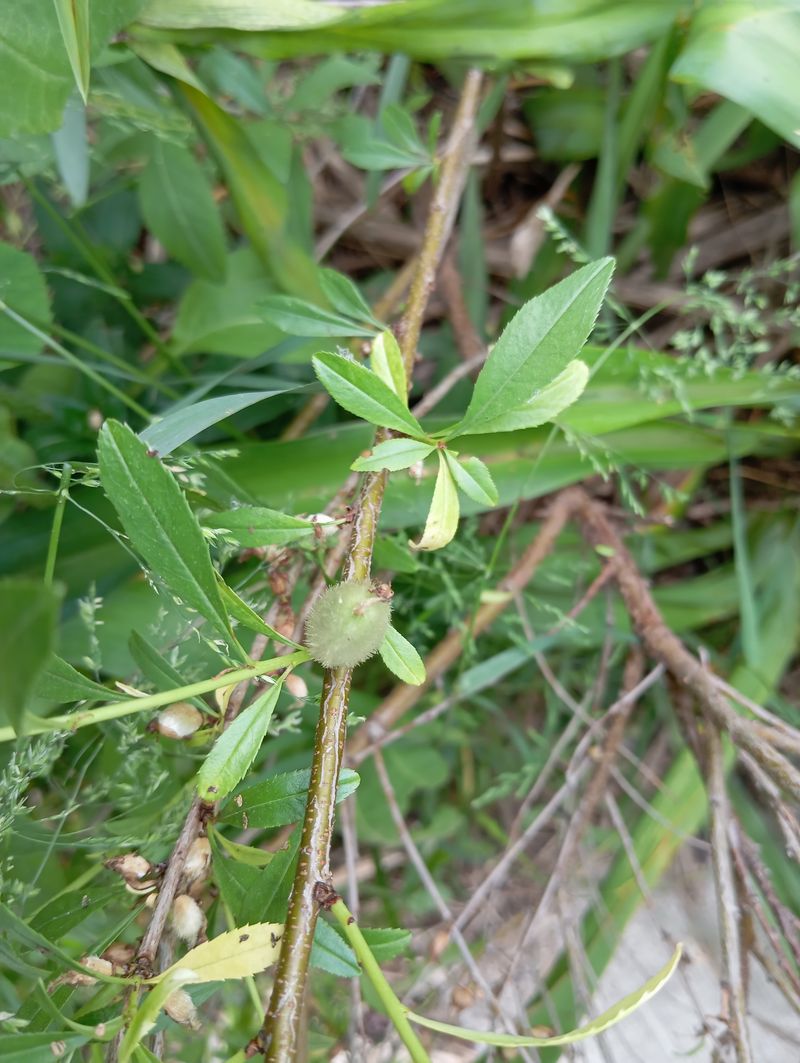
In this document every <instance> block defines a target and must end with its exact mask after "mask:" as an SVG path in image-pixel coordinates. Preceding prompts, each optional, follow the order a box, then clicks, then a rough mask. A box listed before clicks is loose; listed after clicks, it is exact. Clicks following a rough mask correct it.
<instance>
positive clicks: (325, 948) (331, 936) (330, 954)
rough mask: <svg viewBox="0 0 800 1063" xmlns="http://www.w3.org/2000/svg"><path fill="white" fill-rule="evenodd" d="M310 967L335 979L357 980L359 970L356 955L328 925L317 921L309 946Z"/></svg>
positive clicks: (319, 920)
mask: <svg viewBox="0 0 800 1063" xmlns="http://www.w3.org/2000/svg"><path fill="white" fill-rule="evenodd" d="M311 965H312V966H313V967H318V968H319V969H320V970H321V971H327V972H328V974H333V975H336V976H337V978H358V976H359V975H360V974H361V968H360V967H359V965H358V961H357V960H356V954H355V953H354V952H353V950H352V949H351V948H350V946H349V945H348V944H347V942H346V941H345V940H344V938H343V937H342V936H341V935H340V934H338V933H337V932H336V931H335V930H334V928H333V927H332V926H331V925H330V923H326V922H325V920H324V919H318V920H317V925H316V927H315V929H314V941H313V943H312V945H311Z"/></svg>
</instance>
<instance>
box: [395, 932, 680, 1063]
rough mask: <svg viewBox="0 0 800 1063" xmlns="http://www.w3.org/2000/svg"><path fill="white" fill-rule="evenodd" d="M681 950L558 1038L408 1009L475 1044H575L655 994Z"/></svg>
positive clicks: (431, 1025)
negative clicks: (453, 1021) (475, 1026)
mask: <svg viewBox="0 0 800 1063" xmlns="http://www.w3.org/2000/svg"><path fill="white" fill-rule="evenodd" d="M682 951H683V950H682V948H681V946H680V945H678V947H677V948H676V949H675V952H674V953H673V954H672V957H671V959H670V960H669V962H668V963H667V964H665V966H664V967H662V968H661V970H660V971H659V972H658V974H656V975H653V977H652V978H650V979H648V981H646V982H645V984H644V985H643V986H642V987H641V988H640V989H637V990H636V991H635V992H633V993H629V994H628V996H626V997H623V998H622V1000H618V1001H617V1003H616V1004H614V1005H613V1006H612V1007H610V1008H609V1009H608V1010H607V1011H604V1012H603V1014H602V1015H598V1016H597V1018H596V1019H592V1021H591V1022H588V1023H587V1024H586V1025H585V1026H581V1027H580V1028H579V1029H577V1030H572V1031H571V1032H570V1033H563V1034H558V1035H557V1036H555V1037H517V1036H515V1035H514V1034H502V1033H492V1032H491V1031H489V1030H467V1029H464V1028H463V1027H461V1026H451V1025H450V1024H449V1023H446V1022H437V1021H436V1020H435V1019H428V1018H425V1017H424V1016H422V1015H416V1014H415V1013H414V1012H412V1011H409V1012H407V1015H408V1018H409V1019H410V1020H411V1021H412V1022H415V1023H417V1025H419V1026H426V1027H427V1028H428V1029H429V1030H436V1031H438V1032H439V1033H445V1034H448V1035H449V1036H450V1037H457V1038H458V1039H459V1040H461V1041H472V1042H473V1043H474V1044H480V1045H494V1046H496V1047H498V1048H547V1047H549V1046H556V1045H572V1044H575V1043H576V1042H577V1041H585V1040H586V1038H587V1037H597V1035H598V1034H601V1033H603V1032H604V1031H605V1030H608V1029H609V1028H610V1027H611V1026H614V1025H616V1023H618V1022H619V1021H620V1020H621V1019H624V1018H625V1017H626V1015H630V1014H631V1012H632V1011H635V1010H636V1009H637V1008H639V1007H641V1005H642V1004H644V1003H646V1002H647V1001H648V1000H650V998H651V997H653V996H655V994H656V993H657V992H658V991H659V989H661V988H662V986H664V985H666V983H667V982H668V981H669V979H670V978H671V977H672V975H673V974H674V973H675V969H676V968H677V966H678V963H679V961H680V958H681V953H682Z"/></svg>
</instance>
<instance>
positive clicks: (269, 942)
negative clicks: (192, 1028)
mask: <svg viewBox="0 0 800 1063" xmlns="http://www.w3.org/2000/svg"><path fill="white" fill-rule="evenodd" d="M282 937H283V924H282V923H254V924H252V925H250V926H240V927H238V928H237V929H236V930H228V931H227V932H226V933H225V934H220V935H219V936H218V937H215V938H212V939H211V941H204V942H203V944H202V945H198V946H197V947H196V948H194V949H190V950H189V952H187V953H186V955H185V956H181V958H180V959H179V960H178V962H177V963H174V964H173V965H172V967H168V968H167V970H166V971H164V972H163V974H160V975H159V976H158V978H157V979H156V980H157V981H158V982H161V981H162V980H164V979H168V978H169V977H170V976H171V975H172V974H173V972H175V971H176V970H180V971H190V972H191V977H190V978H187V979H186V981H191V982H223V981H225V980H226V979H228V978H247V977H248V975H251V974H258V973H259V972H260V971H264V970H266V969H267V967H269V966H270V965H271V964H273V963H274V962H275V960H276V959H277V958H278V953H279V952H280V943H281V938H282Z"/></svg>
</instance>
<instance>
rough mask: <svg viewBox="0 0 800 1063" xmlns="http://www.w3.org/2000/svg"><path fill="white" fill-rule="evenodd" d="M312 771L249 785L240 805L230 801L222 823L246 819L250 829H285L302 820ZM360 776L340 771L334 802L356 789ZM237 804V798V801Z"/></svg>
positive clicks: (241, 795) (348, 771)
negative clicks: (288, 825) (243, 817)
mask: <svg viewBox="0 0 800 1063" xmlns="http://www.w3.org/2000/svg"><path fill="white" fill-rule="evenodd" d="M310 780H311V772H310V771H309V770H308V769H307V768H301V769H298V770H297V771H285V772H281V773H280V774H279V775H273V776H272V778H270V779H265V780H264V782H259V783H255V785H253V786H248V787H247V788H246V789H244V790H242V791H241V793H240V794H239V797H241V799H242V800H241V804H238V803H231V802H229V803H228V805H227V806H226V808H225V809H224V811H223V819H224V821H225V822H227V823H230V822H236V823H239V822H241V818H242V814H245V815H246V816H247V822H248V824H249V826H251V827H259V828H261V829H264V828H267V827H284V826H286V824H287V823H296V822H297V821H298V820H300V819H302V818H303V812H304V811H305V807H306V798H307V796H308V786H309V782H310ZM360 781H361V780H360V777H359V775H358V773H357V772H355V771H353V770H352V768H342V771H341V773H340V775H339V785H338V787H337V789H336V801H337V803H338V802H339V801H344V799H345V798H346V797H349V796H350V794H352V793H354V792H355V791H356V789H357V788H358V784H359V782H360ZM237 801H238V799H237Z"/></svg>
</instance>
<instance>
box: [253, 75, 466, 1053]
mask: <svg viewBox="0 0 800 1063" xmlns="http://www.w3.org/2000/svg"><path fill="white" fill-rule="evenodd" d="M481 80H482V75H481V74H480V72H479V71H477V70H471V71H470V72H469V73H468V74H467V77H466V79H465V82H464V87H463V91H462V94H461V99H460V102H459V106H458V110H457V112H456V115H455V118H454V122H453V127H452V130H451V133H450V136H449V138H448V143H447V147H446V150H445V154H444V157H443V160H442V164H441V172H440V177H439V184H438V186H437V189H436V192H435V194H434V198H433V201H432V203H431V207H430V211H429V214H428V221H427V224H426V227H425V233H424V236H423V243H422V249H421V251H420V254H419V258H418V260H417V266H416V271H415V274H414V279H413V281H412V283H411V290H410V293H409V299H408V307H407V310H406V313H405V315H404V318H403V320H402V322H401V324H400V327H399V329H398V332H399V335H400V337H401V340H400V344H401V350H402V352H403V358H404V362H405V366H406V376H407V378H408V379H409V381H410V379H411V370H412V368H413V364H414V358H415V357H416V351H417V341H418V340H419V335H420V331H421V329H422V321H423V318H424V315H425V309H426V306H427V302H428V297H429V295H430V292H431V289H432V288H433V284H434V281H435V278H436V269H437V267H438V264H439V262H440V260H441V257H442V254H443V252H444V248H445V245H446V243H447V240H448V238H449V235H450V232H451V229H452V225H453V221H454V219H455V214H456V210H457V209H458V202H459V199H460V195H461V190H462V188H463V185H464V181H465V179H466V171H467V167H468V165H469V158H470V154H471V146H472V137H473V135H474V127H475V115H476V112H477V109H478V103H479V98H480V86H481ZM386 481H387V474H386V473H385V472H380V473H374V474H370V475H367V476H366V478H365V480H364V486H363V489H362V492H361V498H360V501H359V506H358V510H357V513H356V517H355V521H354V526H353V534H352V538H351V541H350V550H349V554H348V556H347V558H346V561H345V567H344V578H345V579H369V575H370V570H371V565H372V551H373V547H374V544H375V531H376V528H377V524H378V518H379V516H380V511H381V504H382V502H383V493H384V490H385V487H386ZM351 676H352V672H351V670H349V669H344V668H339V669H333V670H331V671H326V673H325V679H324V681H323V686H322V697H321V703H320V719H319V723H318V725H317V731H316V735H315V738H314V754H313V760H312V765H311V783H310V786H309V790H308V800H307V804H306V812H305V818H304V820H303V828H302V838H301V842H300V859H299V861H298V864H297V871H296V873H295V878H294V884H293V886H292V894H291V897H290V898H289V911H288V915H287V919H286V929H285V931H284V935H283V941H282V943H281V953H280V956H279V958H278V964H277V969H276V972H275V982H274V985H273V988H272V996H271V998H270V1002H269V1006H268V1008H267V1011H266V1014H265V1016H264V1023H263V1026H262V1028H261V1032H260V1035H259V1044H260V1047H261V1049H262V1051H263V1052H264V1057H265V1059H266V1060H271V1061H272V1063H294V1061H295V1059H296V1058H297V1053H298V1045H299V1038H300V1027H301V1020H302V1013H303V999H304V996H305V988H306V980H307V976H308V963H309V957H310V955H311V943H312V941H313V938H314V927H315V925H316V920H317V914H318V903H317V900H316V899H315V895H314V891H315V888H316V885H317V883H318V882H326V881H327V880H328V879H329V878H330V868H329V859H330V848H331V838H332V835H333V825H334V809H335V794H336V785H337V782H338V778H339V770H340V768H341V765H342V756H343V752H344V739H345V732H346V728H347V716H348V709H349V702H350V679H351Z"/></svg>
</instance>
